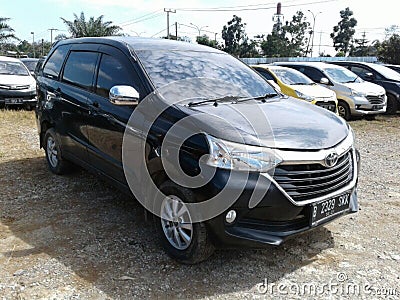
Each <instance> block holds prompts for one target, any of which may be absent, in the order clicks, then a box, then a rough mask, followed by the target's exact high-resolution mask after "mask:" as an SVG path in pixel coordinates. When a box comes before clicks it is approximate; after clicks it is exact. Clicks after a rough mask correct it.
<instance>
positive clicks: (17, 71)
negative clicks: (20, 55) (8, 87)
mask: <svg viewBox="0 0 400 300" xmlns="http://www.w3.org/2000/svg"><path fill="white" fill-rule="evenodd" d="M0 74H1V75H19V76H28V75H29V73H28V70H27V69H26V68H25V66H24V65H23V64H22V63H20V62H14V61H0Z"/></svg>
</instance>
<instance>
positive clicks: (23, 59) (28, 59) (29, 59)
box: [20, 57, 39, 61]
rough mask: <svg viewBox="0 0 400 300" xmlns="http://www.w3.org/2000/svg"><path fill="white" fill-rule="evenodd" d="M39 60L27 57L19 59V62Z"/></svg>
mask: <svg viewBox="0 0 400 300" xmlns="http://www.w3.org/2000/svg"><path fill="white" fill-rule="evenodd" d="M38 60H39V58H33V57H28V58H20V61H38Z"/></svg>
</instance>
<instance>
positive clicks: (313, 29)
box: [307, 9, 322, 57]
mask: <svg viewBox="0 0 400 300" xmlns="http://www.w3.org/2000/svg"><path fill="white" fill-rule="evenodd" d="M307 11H309V12H310V13H311V14H312V16H313V19H314V22H313V28H312V40H311V51H310V53H311V57H313V50H314V33H315V32H314V31H315V18H316V17H317V16H318V15H319V14H321V13H322V11H320V12H318V13H317V14H315V15H314V13H313V12H312V11H311V10H309V9H308V10H307Z"/></svg>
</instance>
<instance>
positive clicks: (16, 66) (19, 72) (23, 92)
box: [0, 56, 37, 109]
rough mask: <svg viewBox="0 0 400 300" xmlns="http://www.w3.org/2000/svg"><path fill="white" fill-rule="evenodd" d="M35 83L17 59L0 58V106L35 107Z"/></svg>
mask: <svg viewBox="0 0 400 300" xmlns="http://www.w3.org/2000/svg"><path fill="white" fill-rule="evenodd" d="M36 102H37V99H36V81H35V78H33V76H32V75H31V73H30V72H29V70H28V68H27V67H26V66H25V65H24V64H23V63H22V62H21V61H20V60H19V59H17V58H12V57H6V56H0V106H3V107H4V106H11V105H24V106H25V107H26V108H28V109H32V108H33V107H35V106H36Z"/></svg>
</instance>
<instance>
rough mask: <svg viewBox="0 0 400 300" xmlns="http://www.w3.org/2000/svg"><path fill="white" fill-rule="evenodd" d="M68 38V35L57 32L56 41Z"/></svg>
mask: <svg viewBox="0 0 400 300" xmlns="http://www.w3.org/2000/svg"><path fill="white" fill-rule="evenodd" d="M66 39H68V37H67V35H65V34H64V33H60V34H57V35H56V37H55V38H54V40H55V41H62V40H66Z"/></svg>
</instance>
